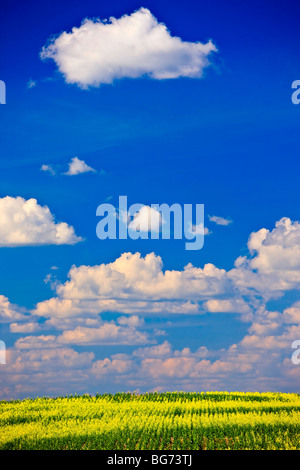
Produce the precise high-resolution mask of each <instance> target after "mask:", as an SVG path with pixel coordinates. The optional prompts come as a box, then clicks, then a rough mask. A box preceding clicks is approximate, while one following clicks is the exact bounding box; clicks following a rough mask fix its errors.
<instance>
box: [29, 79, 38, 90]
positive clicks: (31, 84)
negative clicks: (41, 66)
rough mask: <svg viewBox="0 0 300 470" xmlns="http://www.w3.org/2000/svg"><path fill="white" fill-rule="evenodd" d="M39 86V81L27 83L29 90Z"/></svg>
mask: <svg viewBox="0 0 300 470" xmlns="http://www.w3.org/2000/svg"><path fill="white" fill-rule="evenodd" d="M36 85H37V81H36V80H28V82H27V88H29V89H30V88H34V87H35V86H36Z"/></svg>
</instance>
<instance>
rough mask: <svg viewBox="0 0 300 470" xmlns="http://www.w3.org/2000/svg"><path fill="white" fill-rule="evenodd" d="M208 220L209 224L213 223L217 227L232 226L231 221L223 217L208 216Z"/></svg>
mask: <svg viewBox="0 0 300 470" xmlns="http://www.w3.org/2000/svg"><path fill="white" fill-rule="evenodd" d="M208 218H209V220H210V221H211V222H214V223H215V224H217V225H229V224H232V220H231V219H225V218H224V217H219V216H217V215H209V216H208Z"/></svg>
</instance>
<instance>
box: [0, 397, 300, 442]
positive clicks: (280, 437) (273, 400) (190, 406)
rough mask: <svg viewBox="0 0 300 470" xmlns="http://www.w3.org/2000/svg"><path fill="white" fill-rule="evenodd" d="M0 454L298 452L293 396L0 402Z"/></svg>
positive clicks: (299, 407) (298, 402)
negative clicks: (53, 451)
mask: <svg viewBox="0 0 300 470" xmlns="http://www.w3.org/2000/svg"><path fill="white" fill-rule="evenodd" d="M0 427H1V432H0V449H2V450H6V449H12V450H14V449H50V450H51V449H60V450H71V449H78V450H81V449H82V450H90V449H102V450H103V449H106V450H124V449H125V450H200V449H202V450H215V449H228V450H237V449H255V450H259V449H266V450H271V449H281V450H282V449H294V450H298V449H300V395H298V394H287V393H250V392H249V393H248V392H247V393H241V392H232V393H229V392H205V393H204V392H202V393H185V392H170V393H148V394H144V395H138V394H130V393H118V394H115V395H110V394H104V395H96V396H90V395H83V396H67V397H58V398H36V399H26V400H20V401H19V400H18V401H2V402H0Z"/></svg>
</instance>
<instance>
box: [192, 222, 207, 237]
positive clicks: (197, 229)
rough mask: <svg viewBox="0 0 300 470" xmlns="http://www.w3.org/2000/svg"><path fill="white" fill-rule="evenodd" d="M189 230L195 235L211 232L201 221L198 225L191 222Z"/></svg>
mask: <svg viewBox="0 0 300 470" xmlns="http://www.w3.org/2000/svg"><path fill="white" fill-rule="evenodd" d="M189 232H190V233H193V234H195V235H210V234H211V233H212V232H211V231H210V230H209V229H208V228H207V227H204V225H203V223H201V224H198V225H192V224H191V225H190V229H189Z"/></svg>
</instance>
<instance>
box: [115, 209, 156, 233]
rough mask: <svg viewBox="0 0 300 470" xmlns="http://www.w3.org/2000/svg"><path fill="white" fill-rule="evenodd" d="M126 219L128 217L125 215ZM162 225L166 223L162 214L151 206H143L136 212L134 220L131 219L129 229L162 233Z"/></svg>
mask: <svg viewBox="0 0 300 470" xmlns="http://www.w3.org/2000/svg"><path fill="white" fill-rule="evenodd" d="M123 217H124V218H125V217H126V215H124V214H123ZM162 223H164V220H163V217H162V214H161V213H160V212H159V211H158V210H156V209H154V208H153V207H150V206H143V207H141V209H140V210H139V211H138V212H136V213H135V214H134V216H133V219H132V220H131V219H130V222H129V224H128V229H129V230H133V231H137V232H156V233H159V232H160V231H161V226H162Z"/></svg>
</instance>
